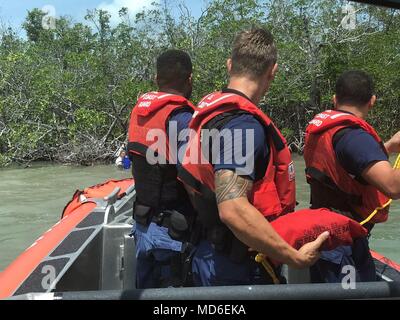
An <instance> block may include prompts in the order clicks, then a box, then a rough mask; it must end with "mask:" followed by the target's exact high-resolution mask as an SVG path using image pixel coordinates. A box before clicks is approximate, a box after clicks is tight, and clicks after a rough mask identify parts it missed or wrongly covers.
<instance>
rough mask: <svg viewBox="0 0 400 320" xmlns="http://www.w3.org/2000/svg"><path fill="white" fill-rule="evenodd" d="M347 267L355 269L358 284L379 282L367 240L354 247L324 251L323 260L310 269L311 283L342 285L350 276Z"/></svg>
mask: <svg viewBox="0 0 400 320" xmlns="http://www.w3.org/2000/svg"><path fill="white" fill-rule="evenodd" d="M346 266H352V267H354V268H355V271H356V281H357V282H371V281H376V280H377V278H376V270H375V264H374V261H373V258H372V256H371V253H370V249H369V243H368V239H367V238H362V239H357V240H355V241H354V244H353V246H342V247H338V248H336V249H335V250H332V251H323V252H322V253H321V259H320V260H318V262H317V263H316V264H315V265H314V266H312V267H311V268H310V273H311V281H312V282H313V283H341V282H342V280H343V278H344V277H346V276H347V275H348V274H349V272H348V269H347V268H345V267H346Z"/></svg>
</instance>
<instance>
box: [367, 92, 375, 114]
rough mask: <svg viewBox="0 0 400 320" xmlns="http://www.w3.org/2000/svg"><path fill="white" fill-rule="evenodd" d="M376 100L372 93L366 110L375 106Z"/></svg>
mask: <svg viewBox="0 0 400 320" xmlns="http://www.w3.org/2000/svg"><path fill="white" fill-rule="evenodd" d="M376 100H377V97H376V95H373V96H372V98H371V100H369V104H368V111H369V110H371V109H372V108H373V107H374V106H375V104H376Z"/></svg>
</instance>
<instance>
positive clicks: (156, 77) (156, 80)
mask: <svg viewBox="0 0 400 320" xmlns="http://www.w3.org/2000/svg"><path fill="white" fill-rule="evenodd" d="M154 82H155V84H156V85H157V87H158V86H159V84H158V74H156V75H155V76H154Z"/></svg>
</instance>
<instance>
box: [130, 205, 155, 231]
mask: <svg viewBox="0 0 400 320" xmlns="http://www.w3.org/2000/svg"><path fill="white" fill-rule="evenodd" d="M151 211H152V209H151V208H150V207H147V206H143V205H141V204H135V207H134V208H133V218H134V219H135V221H136V222H137V223H139V224H141V225H143V226H148V225H149V224H150V222H151V218H152V214H151Z"/></svg>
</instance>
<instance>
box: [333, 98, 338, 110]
mask: <svg viewBox="0 0 400 320" xmlns="http://www.w3.org/2000/svg"><path fill="white" fill-rule="evenodd" d="M332 103H333V106H334V108H335V110H336V109H337V99H336V94H335V95H333V97H332Z"/></svg>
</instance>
